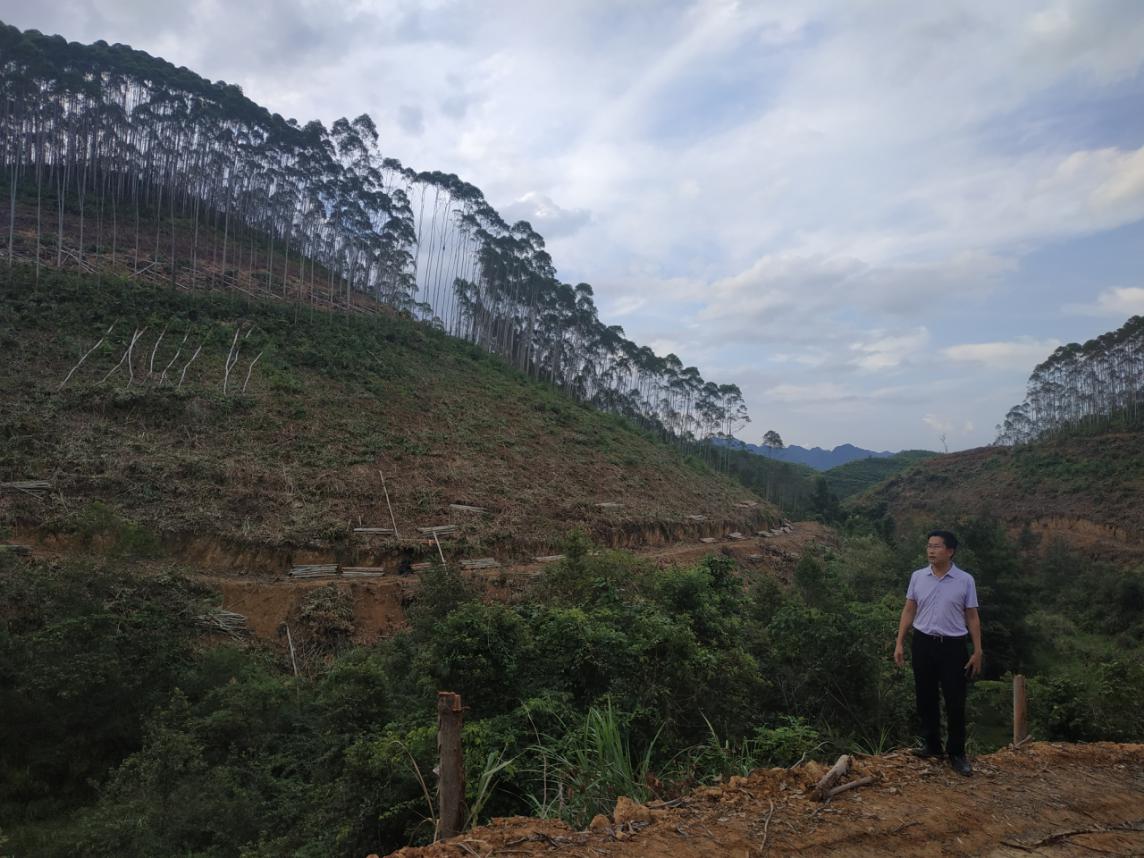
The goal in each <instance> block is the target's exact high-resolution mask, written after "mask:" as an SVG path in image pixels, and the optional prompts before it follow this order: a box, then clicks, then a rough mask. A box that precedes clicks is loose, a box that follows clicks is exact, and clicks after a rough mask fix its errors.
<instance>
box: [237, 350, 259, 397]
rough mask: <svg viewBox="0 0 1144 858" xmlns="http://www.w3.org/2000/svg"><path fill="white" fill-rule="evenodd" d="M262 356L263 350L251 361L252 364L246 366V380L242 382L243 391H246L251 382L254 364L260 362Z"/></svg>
mask: <svg viewBox="0 0 1144 858" xmlns="http://www.w3.org/2000/svg"><path fill="white" fill-rule="evenodd" d="M261 357H262V352H259V353H258V357H256V358H255V359H254V360H252V361H251V362H250V366H248V367H247V368H246V381H244V382H243V383H242V391H241V392H242V393H246V386H247V385H248V384H250V373H251V372H253V371H254V365H255V364H256V363H258V360H259V358H261Z"/></svg>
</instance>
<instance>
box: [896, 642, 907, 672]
mask: <svg viewBox="0 0 1144 858" xmlns="http://www.w3.org/2000/svg"><path fill="white" fill-rule="evenodd" d="M905 663H906V651H905V650H904V649H903V648H902V642H901V641H898V642H897V643H896V644H894V664H896V665H897V666H898V667H901V666H902V665H904V664H905Z"/></svg>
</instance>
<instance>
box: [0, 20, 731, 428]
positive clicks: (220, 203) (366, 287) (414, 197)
mask: <svg viewBox="0 0 1144 858" xmlns="http://www.w3.org/2000/svg"><path fill="white" fill-rule="evenodd" d="M0 96H2V101H3V106H2V108H0V127H2V129H3V138H4V139H3V146H0V193H2V194H3V198H4V199H5V200H6V201H7V202H8V209H9V217H8V224H7V226H8V228H7V236H6V241H5V242H4V243H3V244H4V247H5V252H6V254H5V255H6V256H7V258H8V259H9V261H11V260H12V259H20V260H25V261H27V262H29V263H31V264H32V266H33V268H34V270H35V272H36V276H37V278H39V276H40V272H41V270H42V269H44V268H45V267H54V268H63V269H70V270H73V271H81V272H89V273H94V274H96V275H97V276H98V275H99V274H100V273H101V272H110V273H116V274H120V275H128V276H131V277H133V278H141V277H146V278H149V279H151V280H154V281H162V282H167V283H169V284H170V285H172V286H177V287H183V288H189V289H199V288H204V287H216V288H228V289H234V290H241V291H244V292H249V293H258V294H264V295H268V296H273V297H276V298H278V299H281V300H284V301H288V302H292V303H294V304H299V305H306V306H315V305H322V306H333V307H339V308H342V309H345V310H346V311H348V312H361V311H370V310H376V309H379V308H392V309H395V310H398V311H401V312H404V313H407V314H409V315H411V316H412V317H414V318H417V319H420V320H423V321H425V322H427V323H429V324H431V325H432V326H434V327H437V328H439V329H441V330H443V331H446V332H448V333H449V334H451V335H453V336H456V337H460V338H463V339H466V340H468V341H470V342H472V343H474V344H476V345H477V346H478V347H480V348H481V349H483V350H485V351H489V352H493V353H496V354H499V355H501V356H502V357H503V358H504V360H505V361H507V362H508V363H510V364H512V365H513V366H515V367H517V368H518V369H519V370H521V371H522V372H523V373H525V374H526V375H529V376H530V377H532V378H536V379H540V380H544V381H547V382H548V383H550V384H551V385H553V386H554V387H555V388H557V389H559V390H561V391H563V392H564V393H566V394H568V395H570V396H573V397H574V398H576V399H578V400H580V401H584V402H589V403H592V404H593V405H595V406H597V407H599V408H602V409H605V410H608V411H612V412H616V413H621V414H624V415H627V416H630V417H633V418H635V419H638V420H640V421H642V422H644V423H645V424H646V425H649V426H652V427H655V428H657V429H659V430H660V431H663V432H665V433H670V434H673V435H675V436H677V437H680V438H689V437H694V438H705V437H708V436H710V435H714V434H723V435H730V434H731V433H732V432H733V431H734V430H735V429H737V428H740V427H741V426H742V425H743V424H744V423H745V422H746V420H747V415H746V408H745V406H744V404H743V401H742V396H741V394H740V392H739V390H738V388H737V387H736V386H735V385H733V384H717V383H715V382H711V381H706V380H704V379H703V377H702V376H701V375H700V372H699V370H698V369H697V368H696V367H693V366H691V367H685V366H684V365H683V364H682V362H681V361H680V360H679V358H677V357H676V356H675V355H667V356H665V357H660V356H657V355H655V354H654V353H653V352H652V351H651V349H649V348H647V347H646V346H639V345H637V344H636V343H633V342H632V341H630V340H628V339H627V338H626V337H625V336H624V333H623V329H622V328H620V327H619V326H615V325H606V324H605V323H604V322H603V321H601V320H600V319H599V317H598V315H597V311H596V306H595V303H594V301H593V290H592V287H591V286H590V285H588V284H586V283H578V284H575V285H571V284H567V283H562V282H560V281H559V279H558V278H557V275H556V267H555V265H554V262H553V260H552V259H551V257H550V256H549V254H548V252H547V251H546V250H545V245H544V239H543V238H542V237H541V236H540V235H538V234H537V233H536V232H535V231H534V230H533V229H532V227H531V226H530V225H529V224H528V223H526V222H524V221H521V222H518V223H514V224H509V223H506V222H505V221H504V220H503V219H502V218H501V217H500V215H499V214H498V213H497V212H496V210H495V209H494V208H493V207H492V206H491V205H489V203H488V202H487V201H486V200H485V198H484V196H483V194H482V193H481V191H480V190H479V189H478V188H476V187H474V186H473V185H471V184H468V183H466V182H464V181H463V180H461V179H460V178H458V177H457V176H455V175H451V174H444V173H440V172H434V171H416V170H413V169H411V168H408V167H406V166H404V165H402V164H401V163H400V162H399V161H397V160H396V159H394V158H392V157H387V156H385V155H384V154H383V153H382V150H381V148H380V147H381V135H380V134H379V132H378V129H377V128H376V127H375V125H374V123H373V121H372V120H371V119H370V117H369V116H366V115H362V116H359V117H357V118H356V119H353V120H349V119H339V120H338V121H336V122H334V123H333V125H332V126H331V127H330V128H328V129H327V128H326V127H325V126H323V125H322V123H320V122H316V121H312V122H308V123H304V124H302V123H299V122H297V121H295V120H293V119H285V118H283V117H282V116H279V115H277V114H271V113H270V112H269V111H267V110H266V109H265V108H263V107H261V106H259V105H257V104H255V103H254V102H252V101H251V100H250V99H248V98H246V97H245V96H244V95H243V93H242V90H241V89H240V88H239V87H238V86H235V85H232V84H227V83H223V82H216V83H212V82H210V81H207V80H205V79H203V78H201V77H199V76H198V75H196V74H194V73H193V72H191V71H189V70H188V69H186V68H176V67H174V66H173V65H171V64H170V63H168V62H165V61H164V60H162V59H159V58H155V57H151V56H149V55H148V54H145V53H143V52H142V51H136V50H133V49H131V48H130V47H128V46H126V45H108V44H106V43H104V42H97V43H96V44H94V45H88V46H85V45H79V44H75V43H68V42H67V41H66V40H64V39H63V38H62V37H59V36H44V35H42V34H40V33H38V32H36V31H28V32H26V33H23V32H21V31H19V30H17V29H16V28H14V27H9V26H4V25H2V24H0Z"/></svg>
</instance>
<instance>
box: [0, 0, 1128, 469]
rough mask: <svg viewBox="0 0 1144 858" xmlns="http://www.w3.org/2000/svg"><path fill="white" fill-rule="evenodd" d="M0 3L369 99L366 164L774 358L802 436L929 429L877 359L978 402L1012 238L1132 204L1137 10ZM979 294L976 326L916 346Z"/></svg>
mask: <svg viewBox="0 0 1144 858" xmlns="http://www.w3.org/2000/svg"><path fill="white" fill-rule="evenodd" d="M0 18H2V19H4V20H5V21H8V22H9V23H13V24H15V25H17V26H21V27H36V28H38V29H40V30H43V31H46V32H60V33H63V34H64V35H65V36H66V37H67V38H69V39H74V40H80V41H93V40H95V39H100V38H102V39H106V40H107V41H109V42H116V41H122V42H128V43H131V44H133V45H134V46H135V47H138V48H140V49H143V50H147V51H150V52H151V53H153V54H157V55H162V56H165V57H166V58H167V59H169V60H171V61H173V62H174V63H175V64H176V65H180V64H184V65H187V66H189V67H191V68H193V69H194V70H195V71H197V72H199V73H200V74H202V75H204V76H205V77H207V78H210V79H220V78H221V79H227V80H230V81H232V82H234V83H238V84H240V85H242V86H243V88H244V89H245V91H246V92H247V93H248V94H249V95H250V96H251V97H253V98H254V99H256V100H258V101H260V102H261V103H264V104H265V105H266V106H267V107H268V108H269V109H271V110H274V111H277V112H280V113H283V114H284V115H287V116H295V117H297V118H298V119H300V120H302V121H306V120H309V119H312V118H320V119H322V120H323V121H325V122H327V124H328V123H329V122H330V121H332V120H333V119H335V118H337V117H338V116H342V115H346V116H356V115H357V114H359V113H362V112H369V113H371V114H372V115H373V116H374V117H375V119H376V120H377V122H378V125H379V129H380V131H381V137H382V149H383V151H384V154H386V155H391V156H394V157H397V158H399V159H401V160H402V161H403V162H405V163H406V164H407V165H408V166H410V167H413V168H415V169H419V170H421V169H424V170H441V171H443V172H455V173H457V174H458V175H459V176H460V177H461V178H462V179H464V180H465V181H468V182H472V183H473V184H475V185H477V186H478V187H480V188H482V190H484V192H485V194H486V197H487V198H488V199H489V200H490V201H493V202H494V204H497V205H498V207H500V208H501V209H502V214H504V215H505V216H506V218H507V219H509V220H514V219H518V218H523V219H526V220H528V221H530V223H532V225H533V226H534V227H535V228H536V229H537V230H538V231H539V232H540V233H541V234H542V235H544V237H545V238H546V240H547V241H548V247H549V251H550V252H551V253H552V257H553V261H554V263H555V264H556V266H557V269H558V273H559V275H560V277H561V279H563V280H567V281H570V282H576V281H579V280H584V281H587V282H590V283H592V284H593V285H594V287H595V289H596V298H597V303H598V304H599V305H600V307H601V308H602V310H601V318H602V319H603V320H604V321H605V322H610V321H612V319H619V318H622V320H623V323H624V326H625V328H626V329H627V331H628V335H629V336H631V337H633V338H634V339H636V340H637V341H638V342H640V343H646V344H649V345H651V346H652V347H653V348H655V350H656V351H657V353H659V354H663V353H665V352H666V351H675V352H677V353H679V354H680V356H681V358H684V359H685V360H689V362H696V361H698V362H699V365H700V369H701V371H703V373H704V375H705V377H710V378H712V379H716V380H719V381H728V382H735V381H738V378H736V377H720V376H719V375H718V373H719V371H720V367H724V368H728V369H735V368H737V367H740V366H754V367H758V366H767V367H769V368H770V369H772V370H773V369H781V370H782V371H783V376H782V381H781V383H779V384H776V383H775V380H774V379H771V380H769V381H766V382H764V381H763V380H761V378H760V379H754V380H751V381H749V383H750V384H751V385H752V389H751V393H752V395H753V396H754V400H755V401H753V402H751V404H752V407H755V406H756V403H757V406H758V407H759V408H770V407H772V405H774V407H782V408H784V409H786V410H787V411H788V412H789V413H790V414H792V415H796V414H798V415H803V416H800V417H799V419H800V420H803V421H804V422H803V424H802V426H803V429H802V430H801V431H800V430H799V428H798V427H797V426H796V425H795V424H791V427H792V428H791V431H792V432H793V434H794V436H795V437H798V436H800V435H802V436H806V435H808V434H809V433H811V432H817V433H827V432H831V433H840V434H838V435H837V436H836V437H834V438H833V441H834V442H841V441H845V440H853V441H855V442H858V441H861V440H862V439H860V438H856V437H847V433H849V432H852V431H854V432H856V431H859V428H860V427H864V428H862V431H867V432H875V431H883V432H886V433H893V432H899V431H900V432H901V433H902V435H903V436H904V434H905V433H906V432H907V431H909V432H921V431H922V429H921V428H920V427H921V426H924V425H926V424H923V423H920V422H919V420H918V418H917V414H918V413H919V411H921V410H922V407H921V406H920V405H918V404H917V402H918V401H919V400H918V397H917V396H915V395H913V394H909V395H907V394H905V393H894V394H888V393H887V392H886V391H887V388H885V387H884V386H882V385H881V383H880V381H879V379H884V378H885V377H886V375H887V374H889V373H891V372H892V373H893V374H894V380H895V381H901V382H902V384H903V385H915V386H916V387H917V388H918V389H921V388H922V387H923V385H922V381H921V379H923V378H924V379H928V380H932V379H933V378H939V379H941V378H952V377H954V376H956V378H958V379H960V380H962V381H963V382H964V384H963V387H962V389H963V390H974V389H976V390H982V389H984V388H985V387H988V388H989V390H990V394H989V396H993V391H994V390H995V389H996V385H993V384H992V382H993V380H994V379H993V378H992V377H987V376H988V373H990V372H992V370H993V367H995V366H1000V365H1004V366H1007V367H1014V368H1016V367H1017V366H1018V365H1019V364H1020V363H1021V361H1027V360H1032V361H1035V360H1037V359H1040V358H1041V357H1042V356H1043V355H1044V354H1047V353H1048V350H1045V351H1040V349H1041V348H1042V346H1046V345H1048V344H1050V343H1051V342H1055V340H1050V339H1049V336H1050V334H1060V335H1062V336H1063V334H1061V332H1060V331H1058V330H1052V331H1049V330H1046V329H1044V328H1036V327H1035V325H1036V324H1037V322H1036V316H1037V314H1036V313H1025V312H1020V310H1023V309H1024V308H1026V307H1028V306H1030V301H1034V302H1035V301H1036V300H1037V298H1038V296H1039V293H1038V291H1037V290H1039V289H1041V288H1047V287H1042V286H1041V284H1040V282H1037V283H1032V282H1028V281H1029V280H1030V279H1031V275H1027V274H1026V273H1025V272H1026V267H1025V264H1024V263H1025V260H1026V259H1027V257H1028V256H1029V254H1030V253H1031V252H1034V251H1036V250H1038V249H1041V248H1046V247H1050V246H1053V245H1054V243H1057V242H1061V241H1062V240H1063V239H1076V238H1078V237H1083V236H1088V235H1092V234H1095V233H1099V232H1101V231H1104V230H1110V229H1113V228H1123V227H1125V226H1126V225H1130V224H1134V223H1136V222H1138V221H1139V220H1140V219H1141V218H1144V145H1142V144H1144V139H1142V135H1144V130H1142V129H1141V126H1140V124H1139V122H1137V121H1136V120H1135V119H1134V118H1133V116H1132V115H1131V110H1132V109H1134V107H1135V105H1137V104H1139V103H1140V102H1141V99H1142V98H1144V92H1142V91H1141V80H1142V78H1141V72H1142V70H1144V53H1142V52H1141V51H1140V47H1139V46H1140V45H1141V44H1144V6H1141V4H1140V3H1139V2H1138V0H1011V2H1004V3H992V4H981V3H975V2H952V1H951V2H946V3H940V4H934V3H911V2H904V0H900V2H887V3H876V4H868V3H864V4H834V3H828V2H825V0H791V2H788V3H783V4H777V5H776V4H762V3H741V2H739V3H736V2H732V0H683V2H680V3H678V4H656V3H650V4H649V3H619V4H617V3H614V2H610V0H578V2H575V3H555V4H549V3H546V4H529V3H525V2H523V0H488V2H476V0H432V2H416V0H394V2H392V3H387V4H382V5H376V4H368V3H363V2H360V0H353V2H344V3H339V2H330V3H326V4H317V3H314V2H312V0H283V2H281V3H277V4H271V3H269V0H251V2H249V3H242V4H230V5H226V4H222V3H221V2H219V0H187V2H186V3H180V4H164V3H160V4H153V3H152V4H144V3H142V0H118V2H116V3H108V2H105V0H58V2H55V3H47V4H44V3H41V4H30V3H27V2H26V0H0ZM586 58H587V59H586ZM504 201H513V202H511V203H509V204H508V205H503V202H504ZM1124 267H1125V266H1124V265H1121V266H1119V269H1120V270H1123V269H1124ZM1022 278H1024V279H1022ZM1046 279H1048V278H1046ZM1017 284H1023V285H1022V288H1023V289H1024V290H1025V291H1024V292H1023V293H1022V297H1021V298H1020V299H1017V298H1015V297H1013V290H1014V288H1015V286H1016V285H1017ZM1122 284H1123V281H1121V282H1120V283H1119V284H1118V283H1115V282H1107V281H1103V280H1100V279H1099V278H1098V277H1097V275H1095V274H1094V277H1093V279H1092V280H1091V281H1090V284H1089V286H1088V287H1087V288H1090V289H1091V292H1090V293H1087V294H1074V295H1072V296H1070V300H1073V301H1076V302H1083V303H1078V305H1077V306H1073V307H1071V309H1072V310H1073V311H1074V312H1076V313H1087V314H1090V315H1094V316H1108V317H1110V318H1111V317H1115V316H1119V317H1121V318H1123V317H1124V316H1127V315H1130V314H1132V313H1141V312H1144V289H1141V288H1123V285H1122ZM986 298H987V299H988V304H986V303H985V299H986ZM1018 300H1020V301H1021V303H1020V304H1018V303H1017V302H1018ZM1060 303H1061V299H1060V297H1059V296H1055V297H1054V299H1053V302H1052V304H1051V306H1059V304H1060ZM983 313H985V314H988V315H989V320H990V322H991V324H990V327H989V329H988V330H989V333H988V334H987V336H989V337H991V338H995V341H994V342H984V343H966V344H962V345H952V346H948V347H946V350H944V351H939V352H938V354H937V355H931V354H930V350H931V348H932V349H936V348H938V346H937V345H934V344H935V343H937V344H938V345H941V346H944V344H945V343H946V342H948V338H946V337H945V336H944V332H945V331H948V330H963V331H964V330H981V328H978V327H974V326H976V325H978V324H979V323H980V320H981V317H982V314H983ZM1041 315H1042V316H1043V315H1044V314H1041ZM1042 324H1044V323H1043V322H1042ZM923 330H924V331H925V332H927V333H928V334H929V336H930V339H929V341H926V340H924V339H923V338H922V334H921V333H920V332H921V331H923ZM1034 351H1036V352H1037V354H1036V355H1034V354H1033V352H1034ZM942 356H943V357H944V358H945V360H944V361H936V360H935V358H936V357H942ZM942 373H944V374H945V375H942ZM911 374H912V375H911ZM749 378H750V377H749ZM843 381H845V383H843ZM744 392H745V394H746V393H747V392H748V390H747V386H746V385H744ZM1008 395H1009V394H1008V392H1007V391H1004V390H1003V391H1000V392H998V393H996V397H998V398H1000V397H1005V396H1008ZM799 397H802V398H799ZM748 398H749V400H750V397H748ZM1017 398H1019V396H1018V397H1017ZM828 401H829V402H836V403H838V411H837V414H838V415H839V417H838V419H837V420H835V421H834V422H831V421H830V420H827V419H825V417H824V415H823V412H822V410H821V409H822V408H823V407H824V406H823V403H824V402H828ZM863 403H874V404H875V405H876V406H877V407H876V408H870V409H868V410H869V411H870V412H871V416H870V417H869V420H868V421H867V422H866V423H862V424H859V423H858V422H856V421H855V420H853V419H849V420H848V419H846V415H848V414H854V413H857V411H859V410H861V409H860V406H862V404H863ZM964 407H965V408H966V409H976V410H974V411H973V413H972V415H970V414H969V413H968V412H967V414H966V415H959V418H958V420H957V421H955V422H954V423H953V424H951V425H953V426H955V427H956V426H962V427H963V426H964V425H965V421H969V422H972V423H973V424H974V425H980V426H990V425H992V424H993V423H994V422H996V418H997V415H991V414H989V413H988V411H987V409H992V408H997V407H998V403H997V402H994V401H993V399H991V398H989V397H987V396H975V397H972V401H965V404H964ZM800 409H802V410H800ZM816 409H817V410H816ZM1002 410H1003V409H1002ZM875 411H876V412H877V414H876V415H875V414H874V413H873V412H875ZM806 414H813V416H814V419H810V418H809V417H806V416H805V415H806ZM931 416H932V415H931ZM963 418H964V419H963ZM934 419H942V420H944V419H946V418H939V417H935V418H934ZM775 422H776V423H777V422H778V421H775ZM907 425H908V426H910V427H912V428H910V429H909V430H906V429H901V428H900V427H905V426H907ZM879 427H881V428H879ZM966 432H967V434H966V437H967V438H968V437H969V435H970V434H972V433H971V432H969V431H968V430H966ZM784 434H786V433H784ZM889 437H891V436H890V435H887V438H889ZM895 437H902V436H895ZM951 437H952V433H951ZM973 437H975V438H980V439H981V440H987V439H984V438H981V436H979V435H976V436H973ZM816 440H817V441H818V442H820V443H823V444H826V443H828V442H830V441H831V440H832V439H831V438H830V437H827V436H824V435H820V436H819V437H817V438H816ZM919 441H920V439H918V440H915V441H914V442H912V443H913V444H915V445H916V444H917V443H919ZM893 443H899V442H896V441H892V440H885V441H879V440H876V439H874V438H872V437H868V438H867V439H866V443H865V444H864V446H876V447H878V448H881V447H883V446H890V445H891V444H893ZM900 443H901V444H903V445H908V444H910V443H911V442H910V441H908V440H901V441H900Z"/></svg>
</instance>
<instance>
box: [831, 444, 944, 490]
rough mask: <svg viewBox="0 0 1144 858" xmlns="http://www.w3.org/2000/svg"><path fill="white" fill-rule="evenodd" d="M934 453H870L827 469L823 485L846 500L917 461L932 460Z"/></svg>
mask: <svg viewBox="0 0 1144 858" xmlns="http://www.w3.org/2000/svg"><path fill="white" fill-rule="evenodd" d="M937 455H938V454H937V453H934V452H931V451H930V450H903V451H902V452H900V453H895V454H894V455H892V456H888V457H885V456H881V455H878V456H871V457H869V458H865V459H855V460H854V461H852V462H847V463H846V464H845V465H839V466H838V467H836V468H831V469H830V470H828V471H826V472H825V473H824V474H823V476H824V477H825V478H826V485H827V486H829V487H830V490H831V491H832V492H834V494H835V495H836V496H837V497H838V499H839V500H845V499H846V498H848V497H852V496H854V495H857V494H860V493H862V492H864V491H866V490H867V489H869V488H871V487H872V486H875V485H877V484H878V483H880V482H882V480H885V479H888V478H889V477H892V476H893V475H894V474H897V473H900V472H901V471H904V470H905V469H906V468H908V467H910V466H911V465H914V464H916V463H917V462H924V461H925V460H926V459H932V458H933V457H934V456H937Z"/></svg>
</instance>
